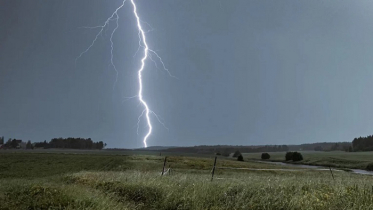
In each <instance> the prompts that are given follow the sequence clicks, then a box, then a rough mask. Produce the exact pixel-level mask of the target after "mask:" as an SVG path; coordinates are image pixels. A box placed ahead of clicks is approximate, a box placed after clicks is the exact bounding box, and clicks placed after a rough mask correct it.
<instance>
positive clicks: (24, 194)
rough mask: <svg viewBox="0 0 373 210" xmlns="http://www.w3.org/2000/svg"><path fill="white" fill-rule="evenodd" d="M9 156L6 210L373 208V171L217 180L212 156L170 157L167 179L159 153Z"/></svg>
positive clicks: (231, 175) (237, 175)
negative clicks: (42, 160) (370, 172)
mask: <svg viewBox="0 0 373 210" xmlns="http://www.w3.org/2000/svg"><path fill="white" fill-rule="evenodd" d="M8 155H10V156H7V158H9V157H12V158H11V159H13V160H12V161H13V162H12V164H15V165H17V167H16V168H15V169H12V166H11V165H10V166H9V165H7V164H6V163H4V162H2V164H3V166H4V165H5V166H6V168H7V170H5V171H2V172H1V174H3V176H2V177H0V210H8V209H9V210H10V209H92V210H96V209H97V210H98V209H113V210H116V209H140V210H142V209H373V184H372V183H373V177H371V176H363V175H356V174H351V173H348V172H335V174H334V176H335V180H333V179H332V178H331V176H330V173H329V172H328V171H326V172H325V171H310V170H303V171H297V172H295V171H291V172H289V171H246V170H236V171H233V170H222V169H217V170H216V174H215V177H214V180H213V181H211V175H210V171H211V166H212V162H213V160H212V159H211V158H197V157H180V156H173V157H169V158H168V160H169V162H168V164H167V167H169V165H171V167H172V168H173V172H172V173H171V174H170V175H166V176H163V177H161V176H160V171H161V168H162V165H163V158H164V157H159V156H144V155H140V156H110V157H107V156H105V155H103V156H102V155H92V154H90V155H61V154H49V155H51V156H48V155H47V156H45V155H46V154H29V155H31V156H22V155H21V156H18V155H14V154H8ZM32 155H33V156H32ZM60 155H61V156H60ZM3 157H5V156H3ZM26 157H27V158H26ZM40 159H46V160H45V161H47V160H48V161H49V162H50V164H49V167H47V166H38V164H34V165H33V166H34V167H35V168H36V170H35V171H33V172H32V173H31V174H32V175H29V176H28V175H27V174H23V175H16V172H17V171H18V170H20V172H19V173H21V172H22V173H27V171H29V170H23V169H21V168H22V164H23V165H29V164H30V163H31V162H33V161H35V160H38V161H39V160H40ZM61 159H64V160H61ZM16 160H18V162H17V161H16ZM21 160H22V161H21ZM65 160H66V161H65ZM93 160H94V161H93ZM61 161H62V162H61ZM95 161H96V162H95ZM42 163H44V162H42ZM110 163H111V164H110ZM105 164H109V167H102V166H103V165H105ZM83 165H84V166H85V168H82V166H83ZM217 165H218V167H236V168H244V167H245V168H268V167H271V168H280V167H281V166H272V165H269V164H261V163H254V162H238V161H234V160H229V159H218V164H217ZM57 166H58V167H59V168H60V169H59V170H57ZM26 168H27V167H26ZM30 168H31V167H30ZM16 169H17V170H16ZM41 169H42V170H44V171H41ZM49 169H50V170H52V171H54V172H53V173H52V172H51V171H50V170H49ZM37 170H39V171H40V174H41V176H40V177H38V176H37V172H36V171H37ZM55 170H57V171H55ZM31 171H32V170H31ZM57 172H58V173H57ZM4 174H5V175H4ZM12 176H14V177H13V178H12Z"/></svg>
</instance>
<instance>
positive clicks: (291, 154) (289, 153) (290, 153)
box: [285, 152, 294, 161]
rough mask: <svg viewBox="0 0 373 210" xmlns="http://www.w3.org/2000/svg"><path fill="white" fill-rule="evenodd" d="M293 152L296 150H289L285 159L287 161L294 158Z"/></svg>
mask: <svg viewBox="0 0 373 210" xmlns="http://www.w3.org/2000/svg"><path fill="white" fill-rule="evenodd" d="M293 154H294V152H287V153H286V155H285V160H286V161H289V160H293Z"/></svg>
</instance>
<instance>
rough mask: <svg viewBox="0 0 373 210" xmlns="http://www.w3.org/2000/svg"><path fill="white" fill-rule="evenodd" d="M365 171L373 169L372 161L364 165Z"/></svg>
mask: <svg viewBox="0 0 373 210" xmlns="http://www.w3.org/2000/svg"><path fill="white" fill-rule="evenodd" d="M366 170H367V171H373V163H369V164H368V165H367V167H366Z"/></svg>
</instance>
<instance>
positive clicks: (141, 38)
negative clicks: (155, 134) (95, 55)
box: [75, 0, 178, 148]
mask: <svg viewBox="0 0 373 210" xmlns="http://www.w3.org/2000/svg"><path fill="white" fill-rule="evenodd" d="M125 2H126V0H123V1H122V4H121V5H120V6H119V7H118V8H117V9H116V10H115V11H114V12H113V13H112V15H111V16H110V17H109V18H108V19H106V21H105V23H104V24H103V25H99V26H93V27H82V28H86V29H100V30H99V32H98V33H97V34H96V36H95V38H94V39H93V41H92V42H91V44H90V45H89V46H88V48H87V49H85V50H84V51H83V52H81V53H80V55H79V56H78V57H77V58H76V60H75V62H77V60H78V59H79V58H81V57H82V56H83V55H84V54H85V53H87V52H88V51H89V50H90V49H91V48H92V47H93V46H94V44H95V43H96V41H97V39H98V37H99V36H100V35H101V36H103V33H106V30H107V27H108V26H109V24H110V22H111V21H115V22H116V26H115V28H114V29H113V31H112V32H111V34H110V46H111V50H110V53H111V59H110V65H111V66H112V67H113V69H114V71H115V73H116V78H115V82H114V85H113V89H114V88H115V85H116V83H117V81H118V75H119V72H118V70H117V67H116V66H115V64H114V55H113V50H114V42H113V36H114V34H115V32H116V31H117V29H118V27H119V15H118V11H119V10H120V9H121V8H122V7H123V6H124V3H125ZM131 3H132V6H133V14H134V16H135V18H136V23H137V28H138V36H139V47H138V49H137V51H136V52H135V55H136V54H137V53H138V51H139V50H140V49H141V48H143V49H144V56H143V57H142V58H141V66H140V68H139V69H138V71H137V72H138V74H137V75H138V82H139V91H138V95H136V96H132V97H127V98H126V99H133V98H138V99H139V102H140V104H141V105H142V106H143V107H144V110H143V111H142V112H141V115H140V116H139V117H138V120H137V134H139V125H140V121H141V118H142V117H143V116H144V115H145V118H146V123H147V127H148V131H147V133H146V135H145V136H144V138H143V143H144V146H145V148H146V147H147V146H148V145H147V140H148V138H149V136H150V135H151V133H152V130H153V126H152V123H151V120H150V115H151V114H153V115H154V116H155V117H156V119H157V120H158V122H159V123H160V124H162V125H163V126H164V127H165V128H166V129H167V130H168V128H167V127H166V126H165V124H164V123H163V122H162V121H161V120H160V117H159V116H158V115H157V114H156V113H155V112H153V111H152V110H150V108H149V106H148V103H147V102H146V101H145V100H144V97H143V80H142V74H143V71H144V69H145V61H146V60H147V59H148V58H149V59H150V60H151V61H152V62H153V63H154V65H155V66H156V68H157V69H158V65H157V62H156V61H155V60H153V58H152V54H153V55H155V57H156V58H157V59H158V61H159V62H160V63H161V65H162V67H163V70H164V71H166V72H167V73H168V75H169V76H171V77H173V78H176V79H178V78H177V77H175V76H173V75H172V74H171V73H170V71H169V70H168V69H167V68H166V65H165V64H164V62H163V60H162V58H161V57H160V56H159V55H158V54H157V52H156V51H154V50H152V49H150V48H149V47H148V43H147V42H146V36H145V34H146V32H145V31H144V29H143V27H142V25H141V23H142V22H143V23H145V24H146V25H148V26H149V27H150V28H151V26H150V25H149V24H148V23H147V22H144V21H142V20H141V19H140V17H139V15H138V13H137V6H136V4H135V1H134V0H131ZM153 30H154V29H153V28H151V29H150V30H148V31H147V32H150V31H153ZM135 55H134V56H135Z"/></svg>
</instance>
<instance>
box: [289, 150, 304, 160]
mask: <svg viewBox="0 0 373 210" xmlns="http://www.w3.org/2000/svg"><path fill="white" fill-rule="evenodd" d="M285 160H286V161H290V160H292V161H294V162H295V161H301V160H303V156H302V154H301V153H299V152H287V153H286V155H285Z"/></svg>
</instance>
